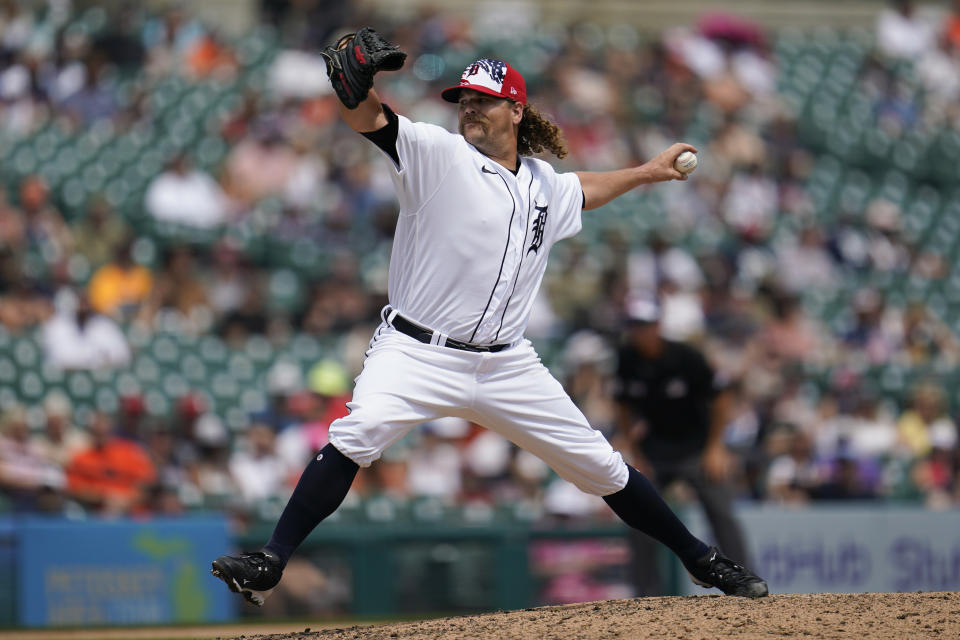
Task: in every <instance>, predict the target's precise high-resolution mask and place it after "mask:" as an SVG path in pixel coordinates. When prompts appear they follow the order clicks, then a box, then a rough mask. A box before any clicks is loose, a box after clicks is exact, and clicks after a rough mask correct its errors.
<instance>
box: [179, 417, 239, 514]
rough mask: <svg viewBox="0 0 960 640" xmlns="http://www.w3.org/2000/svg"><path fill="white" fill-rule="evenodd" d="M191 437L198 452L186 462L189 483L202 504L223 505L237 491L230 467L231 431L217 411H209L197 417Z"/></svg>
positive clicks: (210, 505)
mask: <svg viewBox="0 0 960 640" xmlns="http://www.w3.org/2000/svg"><path fill="white" fill-rule="evenodd" d="M193 440H194V442H195V444H196V446H197V451H198V455H197V458H196V460H195V461H194V462H193V463H191V464H187V473H188V476H189V478H190V484H191V486H192V487H195V488H196V491H197V493H198V494H199V496H198V501H200V502H202V503H203V504H204V505H205V506H209V507H214V508H216V507H224V506H226V505H227V504H229V503H230V501H231V500H232V499H233V497H234V496H235V495H236V484H235V483H234V481H233V477H232V476H231V475H230V467H229V459H230V433H229V432H228V431H227V428H226V426H225V425H224V424H223V421H222V420H221V419H220V418H219V417H217V415H216V414H214V413H209V412H208V413H204V414H203V415H201V416H200V417H199V418H197V421H196V427H195V430H194V437H193Z"/></svg>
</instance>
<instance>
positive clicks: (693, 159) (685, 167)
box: [673, 151, 697, 173]
mask: <svg viewBox="0 0 960 640" xmlns="http://www.w3.org/2000/svg"><path fill="white" fill-rule="evenodd" d="M673 166H674V168H675V169H676V170H677V171H679V172H680V173H692V172H693V170H694V169H696V168H697V154H695V153H693V152H692V151H684V152H683V153H681V154H680V155H678V156H677V159H676V160H674V161H673Z"/></svg>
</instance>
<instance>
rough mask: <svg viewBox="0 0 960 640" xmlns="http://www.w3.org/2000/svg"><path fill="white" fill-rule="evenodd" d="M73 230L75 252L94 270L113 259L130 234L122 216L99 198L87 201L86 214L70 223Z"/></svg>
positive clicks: (126, 242) (127, 241) (127, 240)
mask: <svg viewBox="0 0 960 640" xmlns="http://www.w3.org/2000/svg"><path fill="white" fill-rule="evenodd" d="M73 233H74V238H75V239H76V251H77V253H79V254H80V255H82V256H84V257H85V258H86V259H87V261H88V262H89V263H90V266H91V267H92V268H94V269H98V268H99V267H100V266H102V265H104V264H106V263H107V262H109V261H110V260H111V259H113V258H114V257H115V256H116V255H117V254H118V250H119V249H120V248H121V247H122V246H124V245H127V244H129V239H130V237H131V235H130V228H129V227H128V226H127V224H126V222H124V220H123V217H122V216H120V215H118V214H117V212H116V211H113V210H112V209H111V207H110V204H109V203H108V202H107V200H106V198H102V197H96V198H92V199H91V200H90V203H89V205H88V206H87V208H86V215H85V216H84V217H83V219H81V220H80V221H79V222H77V223H76V224H75V225H74V231H73Z"/></svg>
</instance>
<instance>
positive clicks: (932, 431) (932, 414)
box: [897, 381, 957, 459]
mask: <svg viewBox="0 0 960 640" xmlns="http://www.w3.org/2000/svg"><path fill="white" fill-rule="evenodd" d="M897 437H898V441H899V445H900V446H901V447H903V448H904V449H905V450H906V451H907V452H908V453H909V454H910V455H911V456H912V457H913V458H914V459H921V458H924V457H926V456H928V455H929V454H930V451H931V449H932V448H933V443H934V441H937V442H954V443H955V442H956V441H957V426H956V424H954V422H953V420H952V419H950V417H949V415H948V414H947V411H946V403H945V393H944V390H943V387H941V386H940V385H939V384H937V383H936V382H933V381H924V382H921V383H919V384H918V385H917V386H915V387H914V388H913V390H912V392H911V394H910V404H909V406H908V407H907V409H906V410H905V411H904V412H903V414H901V415H900V418H899V419H898V420H897Z"/></svg>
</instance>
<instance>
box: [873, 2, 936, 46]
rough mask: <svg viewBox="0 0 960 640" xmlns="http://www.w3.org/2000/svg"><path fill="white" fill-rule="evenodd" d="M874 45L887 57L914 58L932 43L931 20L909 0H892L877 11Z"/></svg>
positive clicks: (933, 30) (934, 35)
mask: <svg viewBox="0 0 960 640" xmlns="http://www.w3.org/2000/svg"><path fill="white" fill-rule="evenodd" d="M876 29H877V49H879V50H880V52H881V53H883V54H884V55H887V56H890V57H891V58H908V59H917V58H919V57H920V56H922V55H923V54H924V53H926V52H927V51H929V50H930V48H931V47H933V45H934V42H935V39H936V29H935V26H934V24H933V23H932V22H931V21H930V20H929V19H928V18H927V17H926V16H925V15H922V14H921V12H919V11H918V10H917V7H916V5H915V4H914V2H913V0H892V2H891V3H890V6H889V7H887V8H886V9H883V10H882V11H880V13H879V14H878V15H877V26H876Z"/></svg>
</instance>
